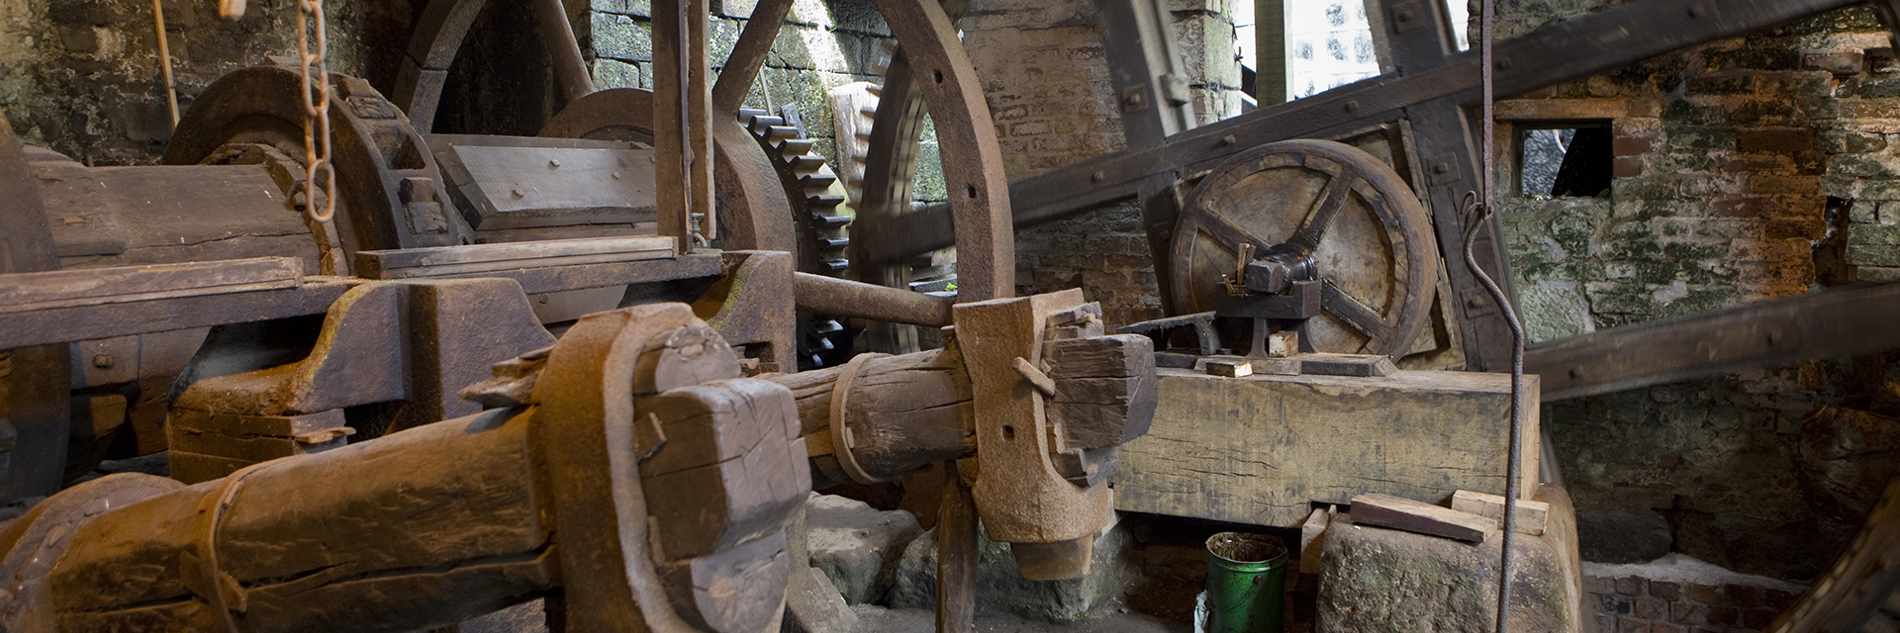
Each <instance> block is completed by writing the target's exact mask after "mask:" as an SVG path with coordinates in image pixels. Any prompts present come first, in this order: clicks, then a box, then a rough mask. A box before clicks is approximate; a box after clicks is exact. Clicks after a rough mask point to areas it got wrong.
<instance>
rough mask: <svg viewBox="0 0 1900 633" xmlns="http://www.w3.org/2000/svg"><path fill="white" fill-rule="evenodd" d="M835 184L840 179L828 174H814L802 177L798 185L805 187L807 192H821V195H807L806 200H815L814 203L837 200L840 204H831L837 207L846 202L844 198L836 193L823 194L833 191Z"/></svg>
mask: <svg viewBox="0 0 1900 633" xmlns="http://www.w3.org/2000/svg"><path fill="white" fill-rule="evenodd" d="M834 182H838V177H837V176H834V175H831V174H828V173H819V174H812V175H809V176H801V177H799V179H798V184H799V185H801V186H803V187H804V188H805V191H816V192H820V193H814V194H810V195H807V196H805V198H806V199H808V200H813V201H817V200H819V199H825V200H832V199H835V200H837V201H838V202H834V203H831V204H832V206H836V205H838V204H840V203H843V202H844V196H841V195H838V194H835V193H823V192H825V191H827V190H829V189H831V183H834Z"/></svg>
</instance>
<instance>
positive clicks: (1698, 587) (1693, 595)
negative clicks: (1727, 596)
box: [1689, 583, 1722, 604]
mask: <svg viewBox="0 0 1900 633" xmlns="http://www.w3.org/2000/svg"><path fill="white" fill-rule="evenodd" d="M1689 599H1690V600H1694V601H1696V602H1700V603H1702V604H1716V603H1719V602H1722V589H1721V588H1719V587H1714V586H1710V585H1704V584H1700V583H1696V584H1691V585H1689Z"/></svg>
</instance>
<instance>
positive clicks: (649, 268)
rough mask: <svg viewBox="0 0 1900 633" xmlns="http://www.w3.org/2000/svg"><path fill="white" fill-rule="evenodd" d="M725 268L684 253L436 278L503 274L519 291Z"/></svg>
mask: <svg viewBox="0 0 1900 633" xmlns="http://www.w3.org/2000/svg"><path fill="white" fill-rule="evenodd" d="M723 271H724V268H722V266H721V264H720V263H719V256H718V255H717V254H706V255H687V256H685V257H679V258H676V259H647V260H639V261H627V262H611V263H604V264H573V265H568V266H553V267H543V268H523V269H517V270H497V271H490V272H483V273H462V274H453V275H441V276H439V277H435V278H437V279H467V278H476V277H505V278H508V279H513V280H515V281H516V282H518V283H520V284H521V290H522V292H525V293H527V294H531V295H534V294H542V293H549V292H562V291H567V290H580V289H586V288H605V287H608V286H625V285H628V284H639V283H647V282H652V281H672V280H676V279H699V278H706V277H718V276H719V275H720V274H721V273H722V272H723Z"/></svg>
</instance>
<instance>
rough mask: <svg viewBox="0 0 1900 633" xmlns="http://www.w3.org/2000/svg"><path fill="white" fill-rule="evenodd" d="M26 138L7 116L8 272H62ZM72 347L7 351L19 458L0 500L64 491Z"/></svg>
mask: <svg viewBox="0 0 1900 633" xmlns="http://www.w3.org/2000/svg"><path fill="white" fill-rule="evenodd" d="M30 167H31V166H30V165H29V164H28V163H27V160H26V153H25V151H24V148H23V147H21V145H20V140H19V138H17V137H15V136H14V135H13V128H12V127H10V126H8V125H7V122H6V120H5V117H0V198H3V199H5V200H6V203H5V204H0V271H4V272H19V273H27V272H40V271H52V270H59V268H60V265H59V253H58V250H57V249H56V248H55V246H54V244H53V233H52V230H51V228H50V227H48V226H47V221H46V209H45V207H44V206H42V203H41V199H40V186H39V181H38V180H37V179H35V178H34V177H33V175H32V169H30ZM71 358H72V352H71V351H70V350H69V346H68V345H66V344H64V343H55V344H52V345H38V346H34V347H25V348H19V349H0V363H4V364H6V365H7V367H8V369H9V371H7V372H4V373H0V436H4V437H5V439H6V441H7V442H8V444H10V445H11V446H12V447H13V451H14V452H13V457H12V459H10V460H7V462H6V463H5V464H0V506H4V505H8V504H11V503H13V502H15V501H19V500H21V499H23V498H26V497H30V496H44V495H50V494H53V492H55V491H57V490H59V487H60V483H61V480H62V479H63V477H64V475H65V474H66V447H67V441H68V438H69V437H70V436H71V434H70V432H69V430H70V428H71V424H70V422H71V418H70V417H69V411H70V409H69V408H68V407H69V406H70V405H71V401H70V400H69V395H68V394H69V392H70V391H71V390H72V383H71V382H70V379H69V376H71V365H70V362H71Z"/></svg>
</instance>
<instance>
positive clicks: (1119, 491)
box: [1114, 368, 1539, 527]
mask: <svg viewBox="0 0 1900 633" xmlns="http://www.w3.org/2000/svg"><path fill="white" fill-rule="evenodd" d="M1157 371H1158V373H1159V374H1160V400H1161V403H1160V406H1159V407H1158V408H1157V409H1156V411H1155V418H1154V425H1153V426H1152V427H1151V428H1150V429H1149V431H1148V434H1147V435H1145V436H1143V437H1140V438H1136V439H1135V440H1134V441H1131V442H1129V443H1128V444H1125V445H1123V446H1122V448H1121V465H1120V469H1119V470H1118V472H1117V474H1116V476H1115V481H1114V486H1115V506H1116V508H1117V509H1120V510H1127V511H1134V512H1148V513H1154V514H1166V515H1172V516H1185V517H1196V518H1203V519H1213V520H1219V521H1232V522H1237V523H1251V524H1257V525H1271V526H1278V527H1293V526H1297V525H1299V524H1300V521H1302V520H1303V519H1304V518H1305V517H1306V515H1307V514H1308V513H1309V512H1310V511H1311V510H1312V508H1311V505H1310V504H1311V503H1312V502H1316V501H1317V502H1323V503H1335V504H1345V503H1347V502H1348V501H1350V500H1351V499H1352V497H1353V496H1355V495H1360V494H1365V493H1369V492H1370V493H1381V494H1389V495H1393V496H1397V497H1404V498H1407V499H1413V500H1417V501H1424V502H1427V503H1443V502H1444V501H1445V500H1446V499H1447V498H1449V497H1450V496H1451V495H1452V493H1454V492H1457V491H1458V490H1473V491H1480V492H1489V493H1502V492H1503V491H1504V472H1505V458H1504V456H1505V453H1506V447H1507V443H1508V437H1507V427H1506V410H1507V408H1508V406H1509V404H1510V377H1509V376H1506V375H1502V374H1480V373H1465V372H1441V371H1400V372H1396V373H1394V374H1392V375H1390V376H1385V377H1369V378H1354V377H1344V376H1264V375H1254V376H1248V377H1245V378H1222V377H1218V376H1208V375H1205V374H1202V373H1198V372H1194V371H1190V370H1182V369H1165V368H1164V369H1159V370H1157ZM1526 382H1527V385H1528V388H1529V393H1528V394H1526V395H1527V398H1528V401H1529V402H1530V406H1529V407H1527V409H1528V411H1529V413H1530V415H1529V417H1528V419H1527V420H1526V422H1525V427H1524V435H1523V437H1524V438H1525V441H1524V443H1523V447H1522V448H1523V450H1522V452H1521V453H1520V460H1521V462H1522V465H1521V467H1522V469H1523V470H1522V471H1521V472H1523V473H1524V477H1523V481H1521V482H1520V484H1521V486H1522V489H1524V490H1532V489H1534V487H1535V482H1534V481H1533V480H1534V478H1535V476H1536V473H1537V455H1538V452H1537V451H1538V444H1537V441H1536V439H1537V438H1538V437H1539V434H1538V426H1537V425H1538V418H1537V409H1538V407H1537V406H1536V403H1537V401H1538V400H1537V387H1538V380H1537V377H1536V376H1528V377H1527V381H1526Z"/></svg>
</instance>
